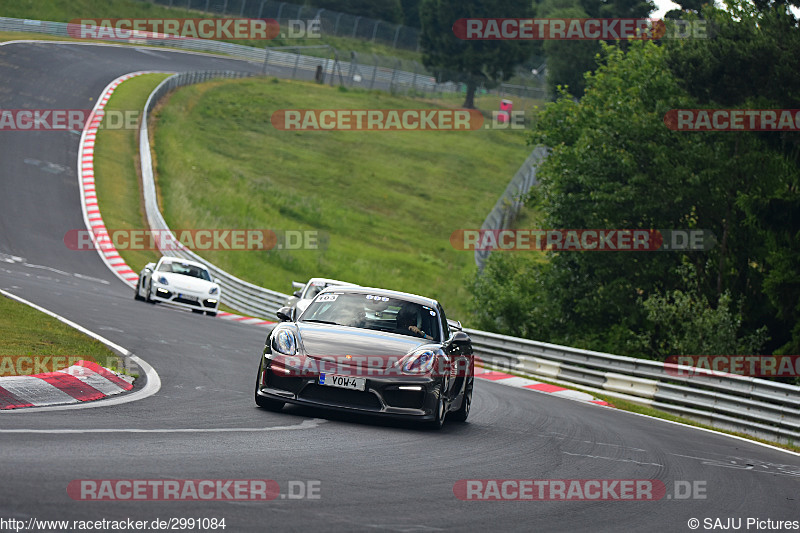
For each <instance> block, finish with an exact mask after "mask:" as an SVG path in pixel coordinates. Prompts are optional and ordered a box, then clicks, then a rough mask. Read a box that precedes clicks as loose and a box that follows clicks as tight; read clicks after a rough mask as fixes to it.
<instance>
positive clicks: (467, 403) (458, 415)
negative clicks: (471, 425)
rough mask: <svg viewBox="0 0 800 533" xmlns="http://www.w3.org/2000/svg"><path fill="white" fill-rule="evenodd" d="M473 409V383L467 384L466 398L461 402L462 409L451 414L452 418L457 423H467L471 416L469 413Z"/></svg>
mask: <svg viewBox="0 0 800 533" xmlns="http://www.w3.org/2000/svg"><path fill="white" fill-rule="evenodd" d="M471 407H472V382H470V383H467V387H466V389H465V390H464V398H463V399H462V400H461V407H459V408H458V410H457V411H453V412H452V413H450V416H451V417H452V419H453V420H455V421H456V422H466V421H467V417H468V416H469V411H470V409H471Z"/></svg>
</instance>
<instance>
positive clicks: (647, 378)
mask: <svg viewBox="0 0 800 533" xmlns="http://www.w3.org/2000/svg"><path fill="white" fill-rule="evenodd" d="M248 75H249V74H246V73H240V72H193V73H184V74H177V75H174V76H171V77H169V78H167V79H166V80H164V81H163V82H162V83H161V84H160V85H159V86H158V87H157V88H156V89H155V90H154V91H153V93H152V94H151V95H150V98H148V100H147V104H146V107H145V116H148V115H149V113H150V111H152V109H153V108H154V107H155V105H156V103H157V102H158V100H159V99H160V98H161V97H163V96H164V95H165V94H166V93H167V92H168V91H170V90H172V89H173V88H176V87H179V86H182V85H188V84H191V83H197V82H201V81H205V80H208V79H212V78H216V77H242V76H248ZM140 153H141V163H142V178H143V182H144V197H145V210H146V213H147V219H148V223H149V224H150V227H151V229H155V230H169V228H168V226H167V224H166V222H165V221H164V218H163V216H162V215H161V212H160V211H159V209H158V205H157V200H156V190H155V182H154V179H153V169H152V161H151V157H150V143H149V138H148V133H147V121H146V120H145V121H143V127H142V130H141V132H140ZM534 155H535V156H536V157H537V158H540V157H542V156H543V155H544V153H543V152H541V151H540V152H536V153H535V154H534ZM171 253H172V254H174V255H181V256H183V257H186V258H189V259H193V260H195V261H200V262H202V263H204V264H206V265H207V266H208V268H209V270H211V272H212V273H213V275H214V276H215V277H217V278H219V280H220V284H221V285H222V295H223V302H224V303H225V304H226V305H228V306H230V307H233V308H234V309H237V310H239V311H242V312H246V313H250V314H254V315H256V316H261V317H264V318H269V317H271V316H273V314H274V313H275V311H276V310H277V309H278V308H279V307H281V306H282V305H283V303H284V302H285V301H286V299H287V298H288V295H286V294H282V293H279V292H275V291H271V290H268V289H264V288H261V287H258V286H256V285H253V284H251V283H248V282H246V281H243V280H241V279H239V278H237V277H235V276H233V275H231V274H229V273H227V272H225V271H223V270H221V269H219V268H217V267H215V266H214V265H212V264H210V263H208V262H207V261H204V260H203V259H202V258H201V257H199V256H198V255H197V254H195V253H193V252H191V251H190V250H184V251H179V252H171ZM465 331H466V332H467V333H468V334H469V335H470V337H471V338H472V342H473V345H474V348H475V354H476V355H477V356H478V357H480V358H481V359H482V360H483V361H484V362H485V363H488V364H490V365H492V366H495V367H499V368H502V369H505V370H511V371H514V372H518V373H521V374H525V375H531V376H535V377H542V378H545V379H548V380H551V381H555V382H558V383H562V384H565V385H579V386H582V387H584V388H586V389H587V390H589V391H590V392H601V393H605V394H607V395H609V396H614V397H619V398H624V399H629V400H632V401H635V402H638V403H641V404H644V405H649V406H652V407H655V408H658V409H661V410H664V411H667V412H671V413H674V414H677V415H680V416H684V417H687V418H691V419H695V420H698V421H701V422H704V423H706V424H709V425H712V426H716V427H721V428H724V429H729V430H733V431H740V432H743V433H747V434H751V435H754V436H758V437H761V438H765V439H768V440H771V441H775V442H797V441H800V431H798V430H799V429H800V387H796V386H791V385H786V384H782V383H776V382H772V381H767V380H763V379H757V378H751V377H744V376H735V375H699V374H698V373H694V375H692V376H682V375H680V374H679V373H678V372H675V371H674V370H673V371H671V372H670V371H668V367H667V366H665V365H664V364H663V363H660V362H657V361H650V360H646V359H637V358H633V357H624V356H619V355H612V354H606V353H601V352H593V351H589V350H581V349H577V348H570V347H567V346H559V345H555V344H548V343H544V342H537V341H531V340H527V339H520V338H517V337H509V336H506V335H499V334H496V333H488V332H485V331H478V330H472V329H467V330H465ZM678 368H679V369H681V368H683V369H685V368H688V367H678Z"/></svg>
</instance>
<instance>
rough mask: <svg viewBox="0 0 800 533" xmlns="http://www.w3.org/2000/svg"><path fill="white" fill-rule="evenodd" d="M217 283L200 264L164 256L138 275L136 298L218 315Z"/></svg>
mask: <svg viewBox="0 0 800 533" xmlns="http://www.w3.org/2000/svg"><path fill="white" fill-rule="evenodd" d="M220 296H221V293H220V288H219V284H218V282H217V280H215V279H212V278H211V274H209V272H208V270H207V269H206V267H205V266H203V265H202V264H201V263H198V262H196V261H189V260H187V259H183V258H180V257H168V256H164V257H162V258H161V259H159V261H158V263H148V264H147V265H145V267H144V269H143V270H142V271H141V272H140V273H139V281H137V282H136V292H135V294H134V297H135V298H136V299H137V300H146V301H148V302H150V303H157V302H165V303H170V304H174V305H178V306H181V307H185V308H187V309H191V310H192V311H193V312H195V313H202V312H204V311H205V312H206V313H207V314H209V315H211V316H216V315H217V308H218V307H219V301H220Z"/></svg>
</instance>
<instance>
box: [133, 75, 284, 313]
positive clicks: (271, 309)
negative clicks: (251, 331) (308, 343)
mask: <svg viewBox="0 0 800 533" xmlns="http://www.w3.org/2000/svg"><path fill="white" fill-rule="evenodd" d="M249 76H252V74H249V73H246V72H235V71H223V72H219V71H207V72H184V73H182V74H175V75H173V76H170V77H169V78H167V79H165V80H164V81H162V82H161V83H160V84H159V85H158V87H156V88H155V90H154V91H153V92H152V93H151V94H150V97H149V98H148V99H147V103H146V104H145V109H144V117H145V120H143V121H142V127H141V129H140V130H139V155H140V159H141V166H142V187H143V192H144V207H145V213H146V215H147V223H148V224H149V225H150V229H153V230H161V231H169V226H167V223H166V221H165V220H164V217H163V216H162V215H161V211H160V210H159V208H158V200H157V195H156V185H155V180H154V178H153V161H152V158H151V153H150V140H149V137H148V128H147V119H148V118H149V116H150V112H151V111H152V110H153V108H154V107H155V106H156V104H157V103H158V101H159V100H160V99H161V98H162V97H164V95H166V94H167V93H168V92H169V91H171V90H173V89H175V88H176V87H181V86H184V85H190V84H193V83H200V82H203V81H207V80H210V79H215V78H243V77H249ZM169 255H175V256H179V257H183V258H186V259H191V260H194V261H200V262H201V263H203V264H205V265H206V266H207V267H208V269H209V271H211V275H212V276H214V277H215V278H217V279H218V280H219V283H220V286H221V289H222V303H224V304H225V305H228V306H230V307H232V308H234V309H236V310H238V311H242V312H244V313H249V314H251V315H254V316H258V317H262V318H269V317H271V316H273V315H274V314H275V311H277V310H278V309H279V308H280V307H281V306H283V305H284V303H285V302H286V299H287V298H288V296H287V295H286V294H281V293H279V292H275V291H271V290H268V289H263V288H261V287H258V286H256V285H253V284H252V283H248V282H246V281H244V280H241V279H239V278H237V277H236V276H233V275H232V274H228V273H227V272H225V271H224V270H222V269H220V268H217V267H216V266H214V265H212V264H211V263H209V262H208V261H205V260H203V258H201V257H200V256H198V255H197V254H195V253H194V252H192V251H191V250H189V249H187V248H183V249H181V250H170V252H169Z"/></svg>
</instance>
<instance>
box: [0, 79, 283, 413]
mask: <svg viewBox="0 0 800 533" xmlns="http://www.w3.org/2000/svg"><path fill="white" fill-rule="evenodd" d="M157 73H158V71H150V70H143V71H139V72H131V73H130V74H125V75H124V76H120V77H119V78H117V79H115V80H114V81H112V82H111V83H109V84H108V85H107V86H106V88H105V89H103V92H102V93H101V94H100V97H99V98H98V100H97V104H96V105H95V107H94V109H93V110H92V120H91V121H89V122H88V123H87V124H86V126H85V127H84V129H83V132H82V134H81V140H80V144H79V146H78V181H79V183H80V191H81V208H82V210H83V219H84V222H85V224H86V228H87V229H88V230H89V231H91V232H92V235H94V236H97V235H107V234H108V228H106V225H105V222H103V216H102V215H101V214H100V206H99V204H98V203H97V191H96V189H95V181H94V145H95V141H96V140H97V130H98V129H99V127H100V123H101V122H102V120H103V112H104V110H105V107H106V105H107V104H108V101H109V99H110V98H111V95H112V94H113V93H114V91H115V90H116V89H117V87H119V85H120V84H121V83H122V82H124V81H126V80H129V79H131V78H135V77H136V76H141V75H143V74H157ZM95 242H98V241H97V240H95ZM97 253H98V254H100V258H101V259H102V260H103V262H104V263H105V264H106V265H107V266H108V268H110V269H111V271H112V272H113V273H114V274H116V275H117V277H118V278H119V279H121V280H122V281H123V282H124V283H125V284H127V285H128V286H130V287H131V288H133V287H135V286H136V282H137V281H138V280H139V275H138V274H137V273H136V272H135V271H134V270H133V269H132V268H131V267H130V266H128V264H127V263H125V260H124V259H122V256H120V255H119V252H118V251H117V249H116V248H115V247H114V244H113V243H111V242H110V240H109V239H102V240H100V241H99V246H97ZM217 316H218V318H221V319H223V320H233V321H235V322H241V323H244V324H250V325H253V326H269V325H270V324H274V322H270V321H268V320H262V319H260V318H253V317H249V316H241V315H236V314H233V313H226V312H224V311H220V312H219V313H218V315H217ZM0 401H1V400H0Z"/></svg>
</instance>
